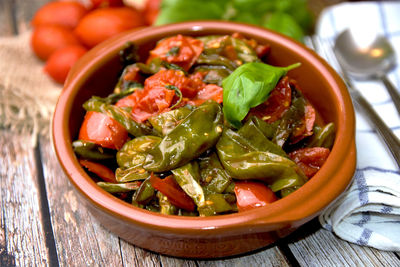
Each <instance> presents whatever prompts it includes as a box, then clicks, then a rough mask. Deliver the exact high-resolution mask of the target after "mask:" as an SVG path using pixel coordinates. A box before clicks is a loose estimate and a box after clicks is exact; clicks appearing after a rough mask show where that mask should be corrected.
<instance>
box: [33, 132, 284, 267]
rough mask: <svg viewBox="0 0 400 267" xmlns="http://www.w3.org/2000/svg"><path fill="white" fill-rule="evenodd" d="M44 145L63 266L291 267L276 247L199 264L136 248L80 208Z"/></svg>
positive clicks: (43, 140)
mask: <svg viewBox="0 0 400 267" xmlns="http://www.w3.org/2000/svg"><path fill="white" fill-rule="evenodd" d="M40 144H41V146H40V148H41V156H42V163H43V170H44V176H45V177H44V178H45V182H46V190H47V198H48V200H49V207H50V214H51V221H52V225H53V231H54V237H55V240H56V247H57V252H58V260H59V263H60V265H61V266H159V265H160V266H198V265H199V266H243V265H244V264H251V265H252V266H260V264H266V265H265V266H288V262H287V260H286V258H285V256H284V255H283V253H282V252H281V251H280V250H279V248H277V247H275V246H274V247H271V248H268V249H265V250H263V251H260V252H258V253H255V254H251V255H247V256H242V257H236V258H232V259H224V260H215V261H198V262H197V261H194V260H185V259H178V258H173V257H168V256H163V255H159V254H156V253H153V252H150V251H147V250H144V249H141V248H138V247H135V246H133V245H131V244H129V243H127V242H125V241H123V240H121V239H119V238H118V237H117V236H115V235H114V234H112V233H110V232H109V231H107V230H106V229H105V228H103V227H102V226H101V225H99V223H98V222H97V220H96V219H95V218H93V216H92V215H91V214H90V213H89V212H88V211H87V210H86V208H85V207H84V206H82V205H80V202H79V198H78V196H77V193H76V192H75V191H74V189H73V187H72V185H71V184H70V183H69V181H68V179H67V177H66V176H65V174H64V173H63V171H62V169H61V166H60V165H59V163H58V161H57V160H56V156H55V153H54V151H53V148H52V147H51V144H50V142H49V141H48V138H46V137H42V138H41V139H40ZM149 242H151V240H149ZM261 266H262V265H261Z"/></svg>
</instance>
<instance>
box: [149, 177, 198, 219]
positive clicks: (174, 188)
mask: <svg viewBox="0 0 400 267" xmlns="http://www.w3.org/2000/svg"><path fill="white" fill-rule="evenodd" d="M150 183H151V185H152V186H153V187H154V188H155V189H157V190H158V191H160V192H161V193H163V194H164V195H165V196H166V197H167V198H168V200H169V202H171V203H172V204H173V205H175V206H177V207H178V208H182V209H185V210H188V211H194V210H195V208H196V205H195V203H194V201H193V199H191V198H190V197H189V196H188V195H187V194H186V193H185V191H183V189H182V188H181V187H180V186H179V185H178V183H177V182H176V181H175V179H174V177H173V175H170V176H167V177H166V178H164V179H160V178H158V177H157V176H155V175H154V174H153V173H151V176H150Z"/></svg>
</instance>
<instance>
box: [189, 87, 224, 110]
mask: <svg viewBox="0 0 400 267" xmlns="http://www.w3.org/2000/svg"><path fill="white" fill-rule="evenodd" d="M208 99H212V100H214V101H215V102H217V103H219V104H221V103H222V100H223V89H222V87H220V86H218V85H216V84H207V85H206V86H205V87H204V88H203V89H200V91H198V92H197V95H196V96H195V97H194V98H193V99H192V100H190V101H188V103H189V104H191V105H194V106H200V105H201V104H203V103H204V102H205V101H206V100H208Z"/></svg>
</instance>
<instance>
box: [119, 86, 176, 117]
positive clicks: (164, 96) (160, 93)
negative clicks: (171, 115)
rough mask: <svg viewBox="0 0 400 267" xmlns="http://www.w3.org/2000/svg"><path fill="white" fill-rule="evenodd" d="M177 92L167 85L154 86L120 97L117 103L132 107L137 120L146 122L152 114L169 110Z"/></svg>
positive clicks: (121, 105) (133, 115) (120, 105)
mask: <svg viewBox="0 0 400 267" xmlns="http://www.w3.org/2000/svg"><path fill="white" fill-rule="evenodd" d="M174 96H175V92H174V91H173V90H169V89H167V88H165V87H154V88H152V89H151V90H145V89H143V90H136V91H135V92H134V93H133V94H131V95H128V96H126V97H124V98H122V99H120V100H119V101H118V102H117V103H116V104H115V105H116V106H118V107H131V108H132V117H133V119H134V120H135V121H137V122H144V121H146V120H147V119H148V118H150V117H151V116H154V115H157V114H159V113H162V112H165V111H168V110H169V107H170V106H171V104H172V102H173V99H174Z"/></svg>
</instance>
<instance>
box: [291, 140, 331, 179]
mask: <svg viewBox="0 0 400 267" xmlns="http://www.w3.org/2000/svg"><path fill="white" fill-rule="evenodd" d="M329 153H330V150H329V149H328V148H324V147H306V148H301V149H298V150H295V151H293V152H290V153H289V157H290V158H291V159H292V160H293V161H294V162H296V164H297V166H299V167H300V169H301V170H302V171H303V172H304V174H305V175H306V176H307V177H308V178H311V177H312V176H314V174H316V173H317V172H318V170H319V169H320V168H321V167H322V165H323V164H324V163H325V161H326V159H327V158H328V156H329Z"/></svg>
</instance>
